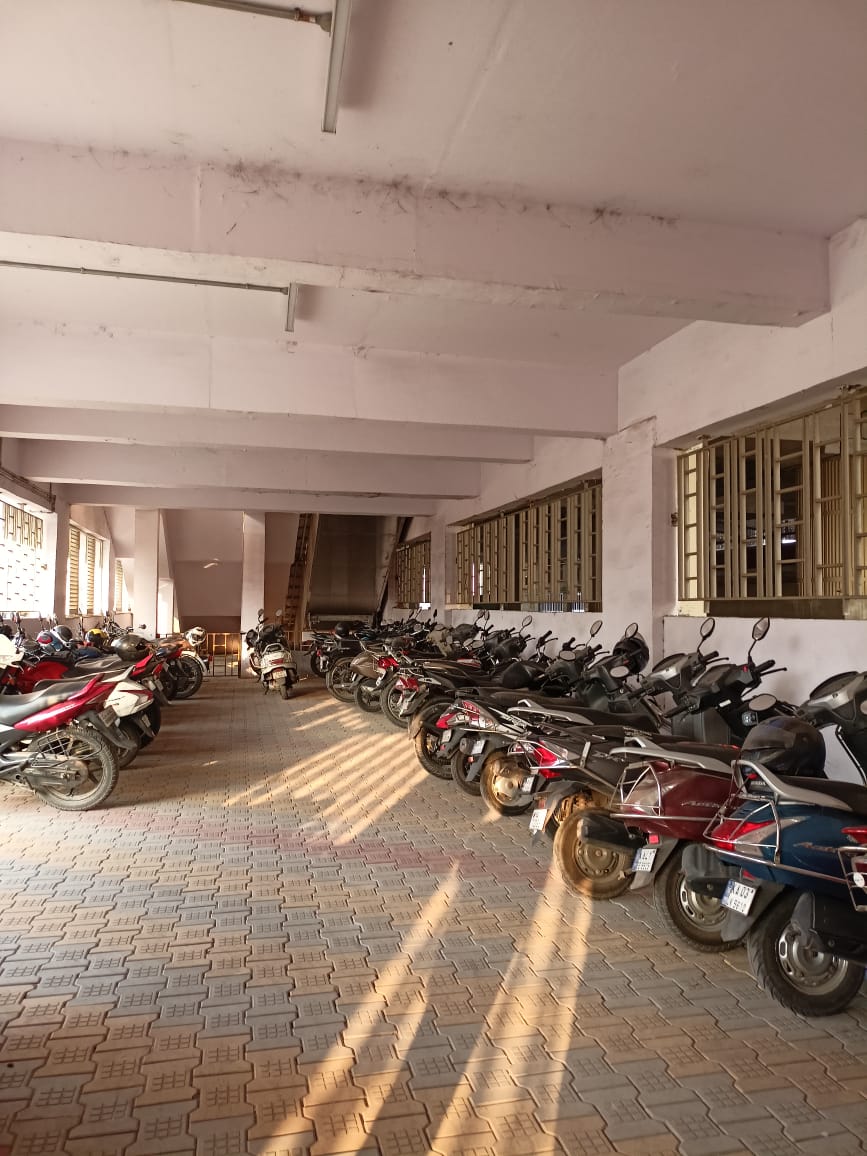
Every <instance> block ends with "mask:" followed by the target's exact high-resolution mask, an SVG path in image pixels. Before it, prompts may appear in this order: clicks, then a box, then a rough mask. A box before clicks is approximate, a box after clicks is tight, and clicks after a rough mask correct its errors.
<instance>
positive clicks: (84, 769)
mask: <svg viewBox="0 0 867 1156" xmlns="http://www.w3.org/2000/svg"><path fill="white" fill-rule="evenodd" d="M30 750H31V751H32V752H33V753H34V754H37V755H38V756H39V758H38V759H37V761H36V767H35V768H34V769H37V768H38V769H39V770H46V769H55V770H58V771H59V770H61V769H67V768H71V769H73V770H75V771H77V772H78V773H79V774H81V776H82V777H81V779H80V781H78V782H74V783H59V784H58V785H57V786H56V787H55V786H39V787H36V788H35V792H36V794H37V795H38V796H39V798H40V799H41V800H42V801H43V803H47V804H48V805H49V806H50V807H56V808H57V810H59V811H90V810H92V809H93V808H94V807H98V806H99V804H100V803H102V802H104V801H105V800H106V799H107V798H108V796H109V795H110V794H111V792H112V791H113V790H114V788H115V786H116V784H117V776H118V764H117V758H116V757H115V753H114V750H113V749H112V748H111V747H110V746H109V745H108V743H107V742H106V741H105V739H103V738H102V736H101V735H99V734H98V733H97V732H96V731H94V730H92V729H91V728H90V727H80V726H69V727H64V728H63V729H62V730H59V731H52V732H51V733H50V734H45V735H39V736H37V738H35V739H34V740H33V742H32V743H31V744H30Z"/></svg>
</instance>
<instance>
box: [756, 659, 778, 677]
mask: <svg viewBox="0 0 867 1156" xmlns="http://www.w3.org/2000/svg"><path fill="white" fill-rule="evenodd" d="M776 661H777V660H776V659H775V658H769V659H768V660H767V662H760V663H759V665H758V666H757V667H756V674H764V673H765V671H766V670H770V669H771V667H772V666H773V665H774V663H775V662H776Z"/></svg>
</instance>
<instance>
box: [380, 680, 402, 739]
mask: <svg viewBox="0 0 867 1156" xmlns="http://www.w3.org/2000/svg"><path fill="white" fill-rule="evenodd" d="M396 683H397V675H394V676H393V677H392V678H390V679H389V680H388V682H385V683H383V685H382V687H381V688H380V691H379V709H380V710H381V711H382V717H383V718H384V719H387V720H388V722H390V723H391V725H392V726H393V727H397V729H398V730H400V731H405V730H406V728H407V726H408V719H406V718H404V717H403V716H402V715H399V714H398V713H397V710H398V707H399V705H400V700H401V698H402V697H403V691H402V690H401V689H400V688H399V687H398V686H396V685H395V684H396Z"/></svg>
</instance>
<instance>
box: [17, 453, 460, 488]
mask: <svg viewBox="0 0 867 1156" xmlns="http://www.w3.org/2000/svg"><path fill="white" fill-rule="evenodd" d="M18 447H19V461H20V463H21V469H22V472H23V473H24V475H25V477H28V478H31V479H33V480H34V481H41V482H51V483H57V482H64V483H65V482H69V483H76V482H81V483H85V484H87V483H90V484H94V485H109V486H149V487H153V488H155V489H157V490H159V489H162V488H164V487H165V488H169V489H174V488H188V487H192V486H211V487H218V488H219V487H224V488H228V489H245V488H249V489H262V490H278V491H280V490H292V491H294V492H296V493H307V492H311V493H326V494H327V493H331V494H359V495H365V494H372V495H374V496H376V497H381V496H383V495H385V494H394V495H399V496H401V497H407V496H418V497H425V498H443V497H452V498H454V497H470V496H472V495H474V494H477V493H478V492H479V484H480V477H481V467H480V466H479V465H478V464H477V463H474V462H440V461H431V460H427V461H425V462H424V464H423V465H421V464H420V463H419V462H418V461H417V460H416V459H415V458H407V457H399V456H393V457H385V456H380V457H377V458H372V457H371V456H370V455H365V454H321V453H292V454H290V453H285V452H284V451H282V450H246V449H235V450H229V449H224V450H205V449H191V450H185V451H184V452H183V453H177V452H176V451H175V450H171V449H161V448H159V447H157V446H113V445H88V444H84V443H81V442H58V443H57V444H56V445H55V446H54V447H52V451H51V453H50V454H46V453H45V452H44V451H43V449H42V447H41V446H40V445H39V443H38V442H19V443H18Z"/></svg>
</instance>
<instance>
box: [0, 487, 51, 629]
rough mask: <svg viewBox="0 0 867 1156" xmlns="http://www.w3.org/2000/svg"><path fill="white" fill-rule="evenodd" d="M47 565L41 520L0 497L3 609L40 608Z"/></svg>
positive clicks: (0, 603)
mask: <svg viewBox="0 0 867 1156" xmlns="http://www.w3.org/2000/svg"><path fill="white" fill-rule="evenodd" d="M44 565H45V559H44V557H43V524H42V519H41V518H40V517H38V516H37V515H36V514H31V513H29V512H28V511H27V510H22V509H20V508H19V507H18V506H14V505H12V504H11V503H10V502H4V501H2V500H0V611H2V612H3V613H4V614H10V613H12V614H14V613H16V612H17V613H20V614H27V613H30V614H35V613H37V612H38V611H39V609H40V602H41V600H42V599H41V595H42V576H43V573H44Z"/></svg>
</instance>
